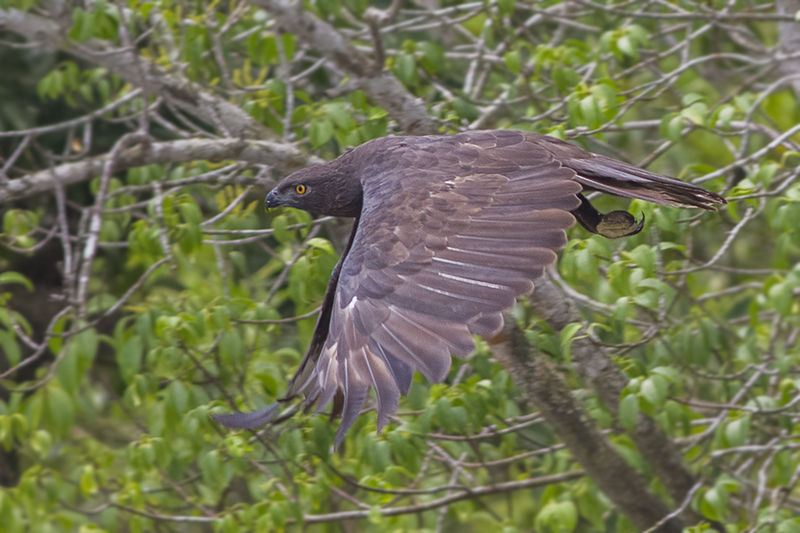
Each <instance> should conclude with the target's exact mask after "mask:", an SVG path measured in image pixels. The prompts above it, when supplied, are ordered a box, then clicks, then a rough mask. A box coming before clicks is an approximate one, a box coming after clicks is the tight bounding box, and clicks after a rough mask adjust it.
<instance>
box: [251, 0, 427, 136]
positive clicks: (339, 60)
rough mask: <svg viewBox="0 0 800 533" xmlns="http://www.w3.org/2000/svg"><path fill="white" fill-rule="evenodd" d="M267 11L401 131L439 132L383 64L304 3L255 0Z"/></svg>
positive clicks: (418, 103) (423, 109) (422, 109)
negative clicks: (343, 75) (349, 80)
mask: <svg viewBox="0 0 800 533" xmlns="http://www.w3.org/2000/svg"><path fill="white" fill-rule="evenodd" d="M251 3H252V4H254V5H257V6H260V7H263V8H264V9H266V10H267V11H268V12H269V13H270V14H271V15H272V16H273V17H275V20H276V21H277V22H278V24H280V26H281V27H282V28H283V29H284V30H286V31H288V32H291V33H294V34H295V35H298V36H300V37H302V40H303V41H304V42H305V43H307V44H308V45H309V46H311V47H312V48H314V49H316V50H317V51H319V52H320V53H322V54H324V55H325V57H327V58H328V59H330V60H331V61H332V62H334V63H335V64H336V66H338V67H339V68H340V69H341V70H342V71H343V72H345V73H346V74H348V75H349V76H351V77H352V78H353V80H352V81H353V83H354V84H355V86H356V87H358V88H360V89H361V90H362V91H364V93H366V95H367V96H368V97H370V98H371V99H372V100H373V101H374V102H375V103H376V104H378V105H379V106H381V107H383V108H384V109H386V111H387V112H388V113H389V115H390V116H391V117H392V118H393V119H395V120H396V121H397V123H398V124H399V126H400V128H401V129H402V130H403V131H405V132H406V133H409V134H411V135H423V134H428V133H433V132H435V131H436V123H435V122H434V121H433V119H432V118H431V117H430V115H429V114H428V111H427V109H426V108H425V105H424V104H423V103H422V102H420V101H419V100H417V99H416V98H415V97H414V96H413V95H412V94H410V93H409V92H408V91H407V90H406V88H405V87H403V85H402V84H401V83H400V82H399V81H398V80H397V78H395V77H394V76H393V75H392V74H391V73H389V72H387V71H386V70H384V68H383V65H375V63H374V61H373V60H372V59H371V58H370V57H368V56H366V55H365V54H363V53H362V52H360V51H359V50H357V49H356V48H355V47H354V46H353V45H351V44H350V43H349V42H348V41H347V39H345V38H344V37H343V36H342V34H341V33H339V32H338V31H337V30H336V29H335V28H334V27H333V26H331V25H330V24H328V23H327V22H324V21H322V20H320V19H319V18H317V17H316V16H314V15H313V14H312V13H309V12H308V11H305V10H303V7H302V2H295V3H293V2H289V1H288V0H252V1H251Z"/></svg>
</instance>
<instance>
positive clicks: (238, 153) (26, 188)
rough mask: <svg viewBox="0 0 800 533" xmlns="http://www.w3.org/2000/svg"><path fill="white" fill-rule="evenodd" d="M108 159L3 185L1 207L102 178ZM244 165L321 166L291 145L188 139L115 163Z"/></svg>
mask: <svg viewBox="0 0 800 533" xmlns="http://www.w3.org/2000/svg"><path fill="white" fill-rule="evenodd" d="M108 157H109V156H108V155H107V154H106V155H102V156H98V157H92V158H87V159H84V160H81V161H77V162H75V163H66V164H63V165H59V166H56V167H53V168H51V169H48V170H42V171H39V172H34V173H32V174H28V175H27V176H24V177H22V178H17V179H12V180H8V181H6V182H2V183H0V204H1V203H4V202H8V201H10V200H19V199H21V198H25V197H28V196H31V195H34V194H38V193H42V192H48V191H51V190H53V189H54V188H55V187H56V185H58V184H60V185H61V186H67V185H72V184H75V183H80V182H82V181H86V180H89V179H91V178H93V177H95V176H99V175H101V174H102V172H103V168H104V165H105V164H106V162H107V161H108ZM197 160H200V161H202V160H207V161H226V160H230V161H243V162H246V163H251V164H260V165H269V166H271V167H274V168H276V169H277V170H279V171H280V172H281V173H285V172H289V171H291V170H294V169H297V168H300V167H302V166H305V165H307V164H309V163H318V162H320V160H319V158H316V157H308V156H307V155H305V154H303V153H302V152H300V151H299V150H297V149H296V148H294V147H293V146H291V145H289V144H282V143H275V142H270V141H246V140H241V139H189V140H178V141H169V142H158V143H141V144H138V145H136V146H133V147H130V148H127V149H126V150H124V151H122V152H121V153H120V154H119V155H118V156H117V157H116V159H115V161H114V169H115V170H116V171H119V170H125V169H128V168H132V167H137V166H142V165H152V164H163V163H179V162H186V161H197Z"/></svg>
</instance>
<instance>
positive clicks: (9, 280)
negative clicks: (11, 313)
mask: <svg viewBox="0 0 800 533" xmlns="http://www.w3.org/2000/svg"><path fill="white" fill-rule="evenodd" d="M13 283H17V284H19V285H22V286H23V287H25V288H26V289H28V290H29V291H33V283H31V281H30V280H29V279H28V278H26V277H25V276H23V275H22V274H20V273H19V272H14V271H7V272H0V285H10V284H13Z"/></svg>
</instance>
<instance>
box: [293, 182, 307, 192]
mask: <svg viewBox="0 0 800 533" xmlns="http://www.w3.org/2000/svg"><path fill="white" fill-rule="evenodd" d="M294 190H295V191H297V194H305V193H306V186H305V185H303V184H302V183H301V184H300V185H297V186H296V187H295V188H294Z"/></svg>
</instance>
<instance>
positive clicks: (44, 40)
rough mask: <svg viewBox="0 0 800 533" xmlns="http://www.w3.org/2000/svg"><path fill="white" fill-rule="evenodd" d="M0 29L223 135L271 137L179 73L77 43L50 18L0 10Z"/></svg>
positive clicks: (101, 45) (129, 52)
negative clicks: (97, 70) (108, 75)
mask: <svg viewBox="0 0 800 533" xmlns="http://www.w3.org/2000/svg"><path fill="white" fill-rule="evenodd" d="M0 29H2V30H5V31H9V32H12V33H14V34H16V35H18V36H20V37H22V38H24V39H26V40H27V41H28V42H31V43H38V44H40V45H41V46H42V48H45V49H50V50H63V51H64V52H67V53H69V54H70V55H73V56H75V57H77V58H80V59H82V60H84V61H86V62H88V63H91V64H94V65H98V66H101V67H104V68H106V69H108V70H109V72H112V73H114V74H116V75H117V76H119V77H120V78H122V79H124V80H125V81H127V82H129V83H131V84H133V85H135V86H137V87H142V88H143V89H144V90H146V91H148V92H149V93H152V94H157V95H158V96H161V97H162V98H164V99H165V100H166V101H168V102H169V103H171V104H173V105H175V106H176V107H178V108H180V109H182V110H183V111H185V112H186V113H189V114H191V115H192V116H193V117H196V118H197V119H199V120H201V121H203V122H204V123H206V124H208V125H209V126H211V127H213V128H215V129H216V130H218V131H221V132H222V133H224V134H225V135H226V136H229V137H237V138H250V139H263V138H269V137H273V136H274V135H273V134H272V132H271V131H270V130H269V129H268V128H267V127H265V126H264V125H262V124H261V123H260V122H258V121H256V120H255V119H254V118H253V117H251V116H250V115H248V114H247V113H246V112H245V111H244V110H243V109H242V108H241V107H239V106H237V105H235V104H232V103H230V102H228V101H227V100H225V99H223V98H220V97H218V96H216V95H214V94H212V93H210V92H208V91H207V90H206V89H204V88H203V87H202V86H200V85H198V84H196V83H194V82H192V81H190V80H189V79H188V78H186V77H185V76H183V75H182V74H180V73H178V72H171V71H167V70H165V69H163V68H161V67H159V66H158V65H156V64H155V63H153V62H152V61H149V60H148V59H146V58H144V57H142V56H140V55H139V54H137V53H136V51H135V50H134V49H127V48H112V47H110V46H109V45H108V43H106V42H104V41H100V40H96V39H92V40H89V41H87V42H86V43H76V42H73V41H70V40H69V39H68V38H66V35H65V34H66V30H65V28H64V27H62V26H60V25H59V23H58V22H56V21H55V20H53V19H50V18H47V17H43V16H40V15H35V14H33V13H31V12H25V11H20V10H17V9H0Z"/></svg>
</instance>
